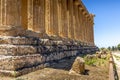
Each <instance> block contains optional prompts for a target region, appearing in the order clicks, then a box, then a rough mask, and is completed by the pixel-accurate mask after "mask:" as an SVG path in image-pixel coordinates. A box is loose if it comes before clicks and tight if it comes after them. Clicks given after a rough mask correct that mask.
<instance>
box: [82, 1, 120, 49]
mask: <svg viewBox="0 0 120 80" xmlns="http://www.w3.org/2000/svg"><path fill="white" fill-rule="evenodd" d="M82 2H83V3H84V5H85V6H86V8H87V9H88V11H89V12H90V13H94V14H95V15H96V16H95V21H94V23H95V25H94V35H95V44H96V45H97V46H98V47H108V46H116V45H117V44H118V43H120V0H82Z"/></svg>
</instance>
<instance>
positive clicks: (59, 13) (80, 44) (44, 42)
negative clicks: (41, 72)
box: [0, 0, 97, 76]
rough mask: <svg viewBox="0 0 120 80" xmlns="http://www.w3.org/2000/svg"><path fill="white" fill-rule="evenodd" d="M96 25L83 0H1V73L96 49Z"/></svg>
mask: <svg viewBox="0 0 120 80" xmlns="http://www.w3.org/2000/svg"><path fill="white" fill-rule="evenodd" d="M93 26H94V15H93V14H90V13H89V12H88V11H87V9H86V7H85V6H84V4H83V3H82V1H81V0H0V74H9V75H11V76H19V75H22V74H25V73H29V72H31V71H34V70H38V69H40V68H44V67H45V66H44V64H45V63H46V62H51V61H54V60H60V59H62V58H65V57H70V56H76V55H77V53H78V52H79V53H83V52H92V51H96V49H97V48H96V47H95V45H94V30H93ZM48 53H49V54H48ZM14 72H15V73H16V75H13V74H14Z"/></svg>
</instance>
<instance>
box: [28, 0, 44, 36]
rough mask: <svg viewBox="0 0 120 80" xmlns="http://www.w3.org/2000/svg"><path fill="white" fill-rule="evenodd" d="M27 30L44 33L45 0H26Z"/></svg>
mask: <svg viewBox="0 0 120 80" xmlns="http://www.w3.org/2000/svg"><path fill="white" fill-rule="evenodd" d="M28 30H31V31H33V32H35V33H37V34H39V36H40V37H41V36H44V35H45V1H44V0H28Z"/></svg>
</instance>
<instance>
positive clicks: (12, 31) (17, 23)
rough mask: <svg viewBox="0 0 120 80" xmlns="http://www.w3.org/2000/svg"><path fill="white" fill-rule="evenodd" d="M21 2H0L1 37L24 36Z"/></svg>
mask: <svg viewBox="0 0 120 80" xmlns="http://www.w3.org/2000/svg"><path fill="white" fill-rule="evenodd" d="M20 16H21V0H0V35H3V36H15V35H22V34H23V32H22V31H23V30H22V27H21V17H20Z"/></svg>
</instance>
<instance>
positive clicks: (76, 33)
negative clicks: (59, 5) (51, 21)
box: [74, 3, 79, 40]
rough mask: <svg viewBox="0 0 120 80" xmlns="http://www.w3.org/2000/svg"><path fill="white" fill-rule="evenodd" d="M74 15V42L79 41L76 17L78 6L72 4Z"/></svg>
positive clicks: (77, 19)
mask: <svg viewBox="0 0 120 80" xmlns="http://www.w3.org/2000/svg"><path fill="white" fill-rule="evenodd" d="M74 15H75V26H74V37H75V40H79V38H78V37H79V35H78V33H79V30H78V26H79V18H78V17H79V16H78V5H77V4H75V3H74Z"/></svg>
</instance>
